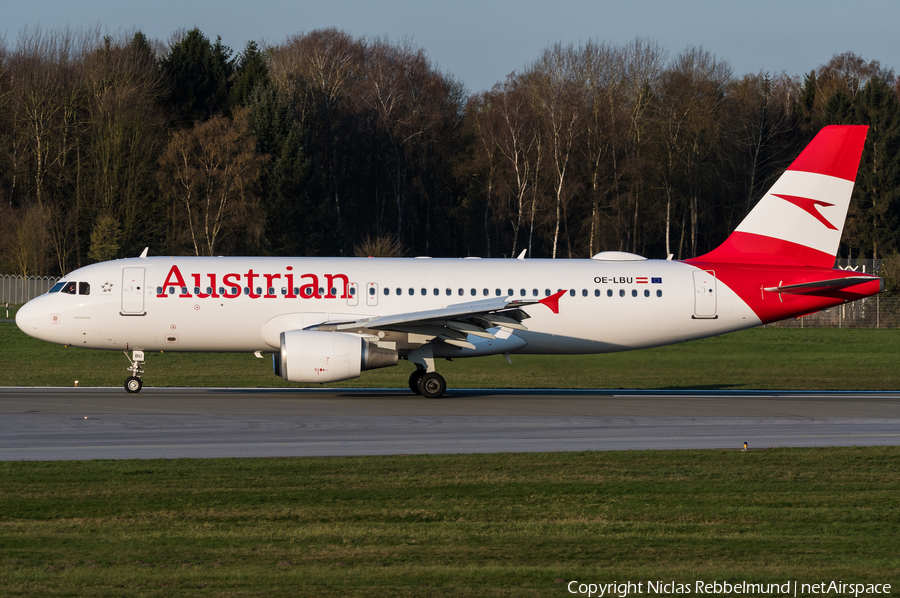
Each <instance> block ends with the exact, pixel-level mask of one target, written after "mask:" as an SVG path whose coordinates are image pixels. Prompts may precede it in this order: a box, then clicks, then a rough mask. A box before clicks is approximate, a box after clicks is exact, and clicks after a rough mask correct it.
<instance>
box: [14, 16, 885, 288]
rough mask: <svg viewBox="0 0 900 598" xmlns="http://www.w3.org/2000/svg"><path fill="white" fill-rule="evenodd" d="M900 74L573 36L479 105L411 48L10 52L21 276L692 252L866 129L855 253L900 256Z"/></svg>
mask: <svg viewBox="0 0 900 598" xmlns="http://www.w3.org/2000/svg"><path fill="white" fill-rule="evenodd" d="M898 94H900V86H898V82H897V79H896V77H895V76H894V72H893V70H892V69H889V68H885V67H882V65H881V64H880V63H879V62H878V61H874V60H873V61H867V60H864V59H863V58H861V57H859V56H856V55H855V54H853V53H849V52H848V53H845V54H839V55H835V56H834V57H832V58H831V60H830V61H829V62H827V63H825V64H823V65H821V66H819V67H817V68H814V69H812V70H810V71H809V72H808V73H806V74H804V75H803V76H802V77H801V76H792V75H788V74H785V73H782V74H780V75H776V76H770V75H769V74H766V73H758V74H748V75H742V76H736V75H735V74H734V73H733V72H732V69H731V68H730V67H729V65H728V63H727V62H725V61H724V60H722V59H721V58H718V57H716V56H713V55H711V54H710V53H709V52H707V51H705V50H703V49H702V48H699V47H689V48H687V49H685V50H683V51H682V52H680V53H678V54H674V55H670V53H669V52H668V51H667V50H665V49H664V48H662V47H660V46H659V45H658V44H657V43H655V42H653V41H652V40H646V39H635V40H634V41H632V42H630V43H628V44H624V45H616V44H609V43H602V42H596V41H588V42H585V43H581V44H579V45H563V44H554V45H551V46H549V47H547V48H545V49H544V50H543V51H542V52H541V53H540V55H539V56H538V57H537V58H536V59H534V60H533V61H532V62H530V63H528V64H526V65H525V66H524V67H523V68H522V69H521V70H520V71H517V72H514V73H512V74H510V75H509V76H508V77H507V78H506V79H505V80H504V81H502V82H499V83H497V84H496V85H495V86H494V87H493V88H492V89H491V90H488V91H484V92H480V93H474V94H473V93H469V92H468V91H467V90H466V89H465V87H464V86H463V85H462V84H461V83H460V82H459V81H458V80H456V79H455V78H454V77H453V76H452V75H450V74H447V73H442V72H440V71H439V70H438V69H437V68H436V67H435V66H434V65H433V64H432V63H431V62H430V60H429V59H428V57H427V55H426V53H425V51H424V50H423V49H421V48H418V47H415V46H414V45H412V44H411V43H409V42H408V41H403V42H392V41H391V40H389V39H387V38H356V37H353V36H351V35H349V34H347V33H346V32H343V31H340V30H336V29H324V30H315V31H311V32H305V33H301V34H297V35H294V36H291V37H289V38H287V39H286V40H285V41H284V42H283V43H281V44H279V45H274V46H271V47H265V48H261V47H260V46H259V45H257V44H256V43H254V42H250V43H248V44H247V46H246V47H245V48H244V49H243V50H242V51H241V52H238V53H234V52H233V51H232V50H231V49H230V48H228V47H227V46H225V45H223V44H222V42H221V40H220V39H216V40H215V41H213V40H211V39H209V38H208V37H206V36H205V35H204V34H203V33H202V32H201V31H199V30H198V29H192V30H184V31H179V32H176V34H174V35H173V36H172V38H171V39H170V40H169V41H168V42H165V43H164V42H161V41H159V40H150V39H148V38H147V37H146V36H145V35H143V34H142V33H140V32H137V33H134V34H128V35H121V36H118V37H116V36H110V35H104V34H103V33H102V32H101V31H100V29H99V28H94V29H91V30H79V31H73V30H41V29H34V30H26V31H24V32H22V33H21V34H20V35H19V37H18V38H17V39H16V41H15V42H14V43H11V44H6V43H2V44H0V269H2V270H3V271H6V272H14V273H19V274H63V273H65V272H68V271H70V270H72V269H74V268H76V267H79V266H82V265H85V264H88V263H92V262H95V261H102V260H107V259H114V258H118V257H130V256H136V255H138V254H139V253H140V252H141V250H142V249H143V248H144V247H146V246H149V247H150V248H151V252H152V253H153V254H175V255H184V254H190V255H225V254H231V255H237V254H241V255H248V254H252V255H296V256H303V255H400V254H402V255H433V256H483V257H512V256H515V255H517V254H518V253H520V252H521V251H522V250H523V249H525V250H528V255H529V256H530V257H553V258H575V257H589V256H590V255H592V254H594V253H596V252H598V251H603V250H619V251H630V252H634V253H640V254H643V255H646V256H648V257H662V258H664V257H666V256H668V255H672V256H673V257H675V258H676V259H680V258H688V257H692V256H696V255H700V254H702V253H704V252H706V251H709V250H710V249H712V248H714V247H715V246H717V245H718V244H719V243H721V242H722V240H724V239H725V237H727V235H728V234H729V233H730V232H731V230H732V229H733V228H734V227H735V226H736V225H737V224H738V223H739V222H740V220H741V219H742V218H743V217H744V216H745V215H746V214H747V212H748V211H749V210H750V209H751V208H752V207H753V205H754V204H755V202H756V201H757V200H758V199H759V198H760V197H761V195H762V193H763V192H764V191H765V190H766V188H767V187H768V186H769V185H770V184H771V183H772V182H773V180H774V179H775V178H776V177H777V176H779V174H780V173H781V172H782V171H783V169H784V168H785V167H786V166H787V165H788V164H789V163H790V162H791V160H792V159H793V158H794V157H795V156H796V155H797V153H798V152H799V151H800V150H801V149H802V148H803V146H804V145H805V144H806V143H808V142H809V141H810V140H811V139H812V137H813V136H814V135H815V134H816V133H817V132H818V130H819V129H821V127H823V126H825V125H828V124H867V125H869V126H870V129H869V134H868V138H867V140H866V147H865V151H864V153H863V159H862V163H861V165H860V171H859V177H858V179H857V185H856V188H855V191H854V201H853V203H852V206H851V211H850V213H849V215H848V219H847V225H846V229H845V233H844V241H843V243H842V245H841V255H842V256H843V257H871V258H882V257H885V256H887V255H890V254H893V253H896V252H897V249H898V244H900V239H898V234H897V228H898V227H897V224H898V222H897V219H898V216H900V173H898V157H900V107H898Z"/></svg>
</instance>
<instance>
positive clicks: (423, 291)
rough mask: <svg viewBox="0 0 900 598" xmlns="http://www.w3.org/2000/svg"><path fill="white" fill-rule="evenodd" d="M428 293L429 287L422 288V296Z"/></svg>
mask: <svg viewBox="0 0 900 598" xmlns="http://www.w3.org/2000/svg"><path fill="white" fill-rule="evenodd" d="M427 294H428V289H422V296H423V297H424V296H425V295H427Z"/></svg>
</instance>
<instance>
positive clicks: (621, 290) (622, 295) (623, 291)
mask: <svg viewBox="0 0 900 598" xmlns="http://www.w3.org/2000/svg"><path fill="white" fill-rule="evenodd" d="M624 296H625V289H619V297H624Z"/></svg>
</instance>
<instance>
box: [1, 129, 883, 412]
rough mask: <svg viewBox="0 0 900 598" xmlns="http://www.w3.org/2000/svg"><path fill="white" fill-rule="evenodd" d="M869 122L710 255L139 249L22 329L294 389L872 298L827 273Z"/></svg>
mask: <svg viewBox="0 0 900 598" xmlns="http://www.w3.org/2000/svg"><path fill="white" fill-rule="evenodd" d="M866 130H867V127H865V126H831V127H826V128H825V129H823V130H822V131H821V132H820V133H819V134H818V135H817V136H816V138H815V139H813V141H812V142H811V143H810V144H809V145H808V146H807V147H806V149H805V150H804V151H803V152H802V153H801V154H800V156H799V157H797V159H796V160H795V161H794V162H793V164H791V166H790V167H789V168H788V169H787V171H786V172H785V173H784V174H783V175H782V176H781V177H780V178H779V179H778V181H777V182H776V183H775V184H774V185H773V186H772V188H771V189H770V190H769V191H768V193H766V194H765V196H764V197H763V198H762V199H761V200H760V201H759V203H758V204H757V205H756V207H754V208H753V210H752V211H751V212H750V214H748V215H747V217H746V218H745V219H744V221H743V222H741V224H740V226H738V228H737V230H735V231H734V233H733V234H732V235H731V236H730V237H728V239H727V240H726V241H725V242H724V243H723V244H722V245H721V246H720V247H718V248H717V249H715V250H714V251H712V252H710V253H708V254H706V255H703V256H700V257H697V258H694V259H689V260H684V261H669V260H648V259H647V258H644V257H641V256H639V255H634V254H630V253H622V252H615V251H605V252H603V253H598V254H597V255H595V256H594V257H592V258H591V259H584V260H530V259H528V260H526V259H523V257H524V252H523V255H522V256H519V258H518V259H504V260H499V259H478V258H465V259H430V258H411V259H374V258H368V259H366V258H266V257H147V250H144V253H143V255H141V256H140V257H138V258H130V259H122V260H116V261H112V262H104V263H100V264H93V265H91V266H87V267H84V268H79V269H78V270H75V271H74V272H72V273H70V274H69V275H67V276H65V277H64V278H63V279H62V280H61V281H59V282H58V283H57V284H56V285H55V286H54V287H53V288H52V289H51V290H50V291H49V292H48V293H47V294H45V295H42V296H40V297H37V298H35V299H33V300H32V301H29V302H28V303H27V304H26V305H25V306H23V307H22V308H21V309H20V310H19V312H18V314H16V324H18V326H19V328H21V329H22V330H23V331H24V332H25V333H26V334H29V335H31V336H33V337H35V338H39V339H43V340H46V341H50V342H53V343H59V344H66V345H72V346H77V347H87V348H92V349H114V350H121V351H124V352H125V354H126V356H128V355H129V352H130V353H131V356H130V358H129V361H130V362H131V367H130V368H128V369H129V371H130V372H131V373H132V375H131V376H130V377H129V378H128V379H127V380H126V381H125V389H126V390H127V391H128V392H138V391H139V390H140V389H141V386H142V384H141V379H140V375H141V374H142V373H143V364H144V351H160V350H167V351H229V352H238V351H246V352H254V353H256V354H257V356H259V355H260V354H261V353H272V354H273V362H274V369H275V373H276V374H277V375H279V376H282V377H283V378H285V379H286V380H290V381H293V382H333V381H337V380H346V379H349V378H355V377H357V376H359V375H360V372H361V371H362V370H369V369H373V368H381V367H387V366H393V365H396V364H397V362H398V360H399V359H407V360H409V361H411V362H413V363H414V364H415V365H416V371H415V372H413V374H412V375H411V376H410V379H409V387H410V389H411V390H412V391H413V392H415V393H418V394H420V395H422V396H425V397H430V398H436V397H440V396H442V395H443V394H444V391H445V390H446V382H445V381H444V378H443V377H442V376H441V375H440V374H438V373H437V372H436V371H435V365H434V364H435V359H439V358H454V359H455V358H460V357H477V356H482V355H495V354H502V355H504V356H506V357H507V359H509V355H510V354H514V353H515V354H520V353H540V354H576V353H582V354H583V353H606V352H612V351H627V350H630V349H642V348H645V347H654V346H659V345H666V344H670V343H676V342H682V341H687V340H692V339H698V338H703V337H708V336H714V335H718V334H722V333H725V332H732V331H734V330H741V329H743V328H750V327H753V326H759V325H760V324H765V323H768V322H775V321H777V320H782V319H785V318H791V317H796V316H801V315H805V314H809V313H813V312H816V311H819V310H821V309H826V308H829V307H834V306H836V305H840V304H842V303H846V302H849V301H856V300H858V299H862V298H864V297H869V296H871V295H874V294H876V293H878V292H879V291H881V290H882V289H883V281H882V280H881V279H880V278H877V277H874V276H867V275H860V274H857V273H854V272H847V271H843V270H836V269H833V266H834V261H835V255H836V254H837V250H838V243H839V242H840V239H841V231H842V230H843V228H844V220H845V218H846V216H847V208H848V206H849V203H850V193H851V191H852V190H853V184H854V181H855V179H856V172H857V169H858V167H859V160H860V156H861V154H862V150H863V145H864V143H865V138H866Z"/></svg>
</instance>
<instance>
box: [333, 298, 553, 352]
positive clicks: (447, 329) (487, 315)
mask: <svg viewBox="0 0 900 598" xmlns="http://www.w3.org/2000/svg"><path fill="white" fill-rule="evenodd" d="M565 292H566V291H559V292H558V293H555V294H553V295H550V296H549V297H544V298H543V299H534V300H526V299H513V298H511V297H506V298H504V297H495V298H493V299H483V300H480V301H469V302H465V303H454V304H452V305H447V306H446V307H442V308H440V309H430V310H424V311H415V312H407V313H400V314H392V315H388V316H374V317H371V318H361V319H359V320H353V321H331V322H325V323H323V324H320V325H319V326H318V327H319V328H321V327H323V326H327V327H328V328H333V329H334V330H352V329H354V328H356V329H359V328H366V329H369V330H391V331H395V332H408V333H414V334H423V335H427V336H432V337H435V338H438V339H440V340H442V341H444V342H445V343H448V344H450V345H455V346H457V347H464V348H467V349H474V348H475V346H474V345H472V343H469V342H468V341H467V340H466V336H467V335H469V334H471V335H473V336H478V337H482V338H488V339H493V338H495V337H494V335H493V334H492V333H490V332H488V329H490V328H498V327H500V326H504V327H506V328H512V329H513V330H528V328H527V327H526V326H525V325H524V324H522V320H525V319H528V318H529V315H528V314H527V313H526V312H525V311H523V310H522V309H520V308H522V307H524V306H526V305H535V304H538V303H542V304H544V305H546V306H547V307H549V308H550V309H551V310H552V311H553V313H559V298H560V297H561V296H562V295H563V294H564V293H565Z"/></svg>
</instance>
